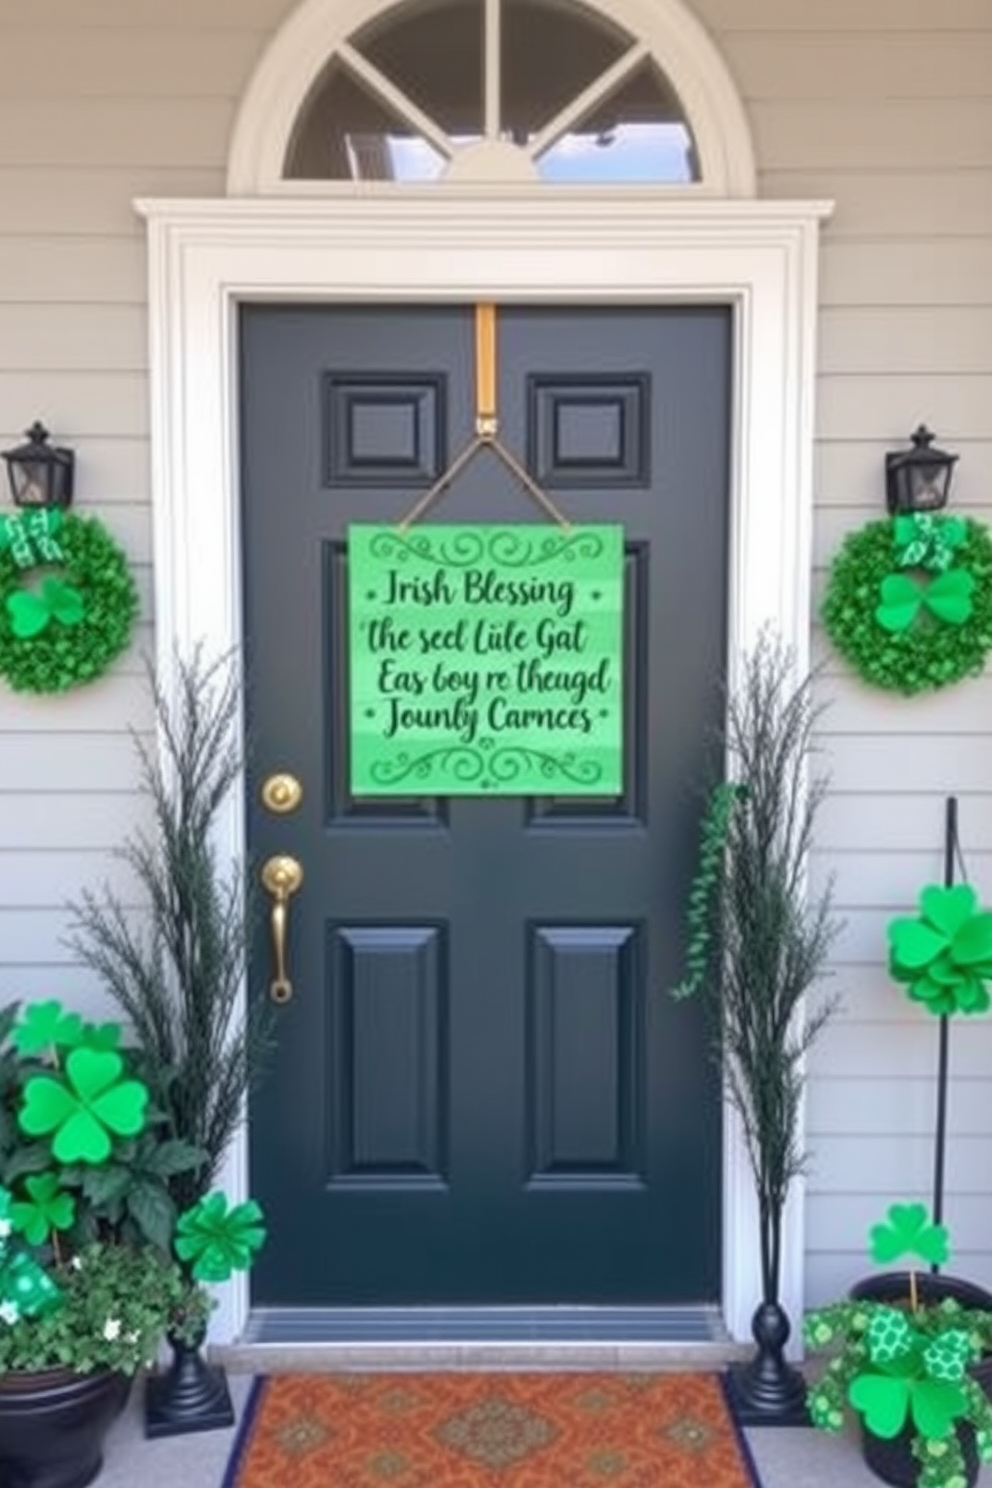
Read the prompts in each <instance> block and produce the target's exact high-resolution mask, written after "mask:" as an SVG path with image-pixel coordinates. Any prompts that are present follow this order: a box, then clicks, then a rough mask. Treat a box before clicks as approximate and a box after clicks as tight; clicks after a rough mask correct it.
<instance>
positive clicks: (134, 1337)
mask: <svg viewBox="0 0 992 1488" xmlns="http://www.w3.org/2000/svg"><path fill="white" fill-rule="evenodd" d="M124 1337H125V1339H126V1341H127V1342H128V1343H137V1342H138V1339H139V1338H140V1337H141V1334H140V1333H125V1334H124Z"/></svg>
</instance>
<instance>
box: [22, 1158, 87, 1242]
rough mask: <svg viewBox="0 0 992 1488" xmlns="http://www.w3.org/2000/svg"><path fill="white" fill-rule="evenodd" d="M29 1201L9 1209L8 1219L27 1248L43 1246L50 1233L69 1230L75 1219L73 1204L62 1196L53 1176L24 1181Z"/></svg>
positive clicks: (56, 1179)
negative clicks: (24, 1241) (21, 1236)
mask: <svg viewBox="0 0 992 1488" xmlns="http://www.w3.org/2000/svg"><path fill="white" fill-rule="evenodd" d="M24 1187H25V1188H26V1189H27V1192H28V1198H27V1199H20V1200H18V1201H17V1202H15V1203H14V1204H13V1205H12V1206H11V1211H10V1215H11V1219H12V1220H13V1224H14V1228H15V1230H19V1231H20V1232H21V1234H22V1235H23V1236H24V1238H25V1240H27V1241H28V1243H29V1244H30V1245H44V1243H45V1241H46V1240H47V1239H48V1237H49V1235H50V1234H51V1232H52V1230H68V1229H69V1228H70V1227H71V1225H72V1222H73V1220H74V1219H75V1217H76V1201H75V1199H74V1198H73V1197H72V1194H68V1193H65V1192H64V1191H63V1189H62V1188H61V1187H60V1185H59V1180H58V1176H57V1174H55V1173H38V1174H35V1175H34V1176H33V1177H30V1178H26V1179H25V1180H24Z"/></svg>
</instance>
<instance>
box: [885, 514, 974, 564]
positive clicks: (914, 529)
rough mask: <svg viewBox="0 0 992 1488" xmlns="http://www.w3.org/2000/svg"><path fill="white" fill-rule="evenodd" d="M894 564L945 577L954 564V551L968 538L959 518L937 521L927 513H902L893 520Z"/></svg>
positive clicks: (944, 518)
mask: <svg viewBox="0 0 992 1488" xmlns="http://www.w3.org/2000/svg"><path fill="white" fill-rule="evenodd" d="M892 526H893V537H894V540H895V548H896V562H897V563H898V565H899V567H900V568H925V569H929V570H930V572H931V573H944V572H945V571H946V570H947V569H949V568H950V567H951V565H952V564H953V562H954V557H955V554H954V550H955V548H959V547H960V546H961V544H962V543H963V542H964V540H965V538H966V537H967V536H968V529H967V526H966V525H965V522H964V519H963V518H962V517H936V516H934V515H933V514H932V513H930V512H912V513H904V514H902V515H900V516H897V517H895V518H894V519H893V523H892Z"/></svg>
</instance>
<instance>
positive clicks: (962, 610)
mask: <svg viewBox="0 0 992 1488" xmlns="http://www.w3.org/2000/svg"><path fill="white" fill-rule="evenodd" d="M974 588H975V577H974V575H973V574H971V573H969V572H968V570H967V569H966V568H952V569H949V570H947V571H946V572H945V573H941V574H938V575H937V577H936V578H934V579H928V580H925V581H924V582H923V583H922V584H921V583H918V582H917V580H916V579H912V578H910V576H909V575H908V574H904V573H895V574H888V575H887V577H886V578H884V579H883V580H882V583H881V586H880V589H879V593H880V599H879V603H878V605H877V607H876V609H875V619H876V620H877V621H878V623H879V625H881V626H882V628H883V629H884V630H888V631H890V632H893V633H898V632H899V631H901V630H908V629H909V628H910V626H911V625H912V624H913V623H914V621H915V620H916V618H917V616H918V615H920V613H921V612H924V613H929V614H930V615H932V616H933V617H934V619H936V620H943V621H944V622H945V624H947V625H963V624H964V622H965V621H966V620H967V619H968V617H969V615H970V614H971V612H972V608H973V602H972V597H971V596H972V592H973V590H974Z"/></svg>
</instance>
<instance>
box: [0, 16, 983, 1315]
mask: <svg viewBox="0 0 992 1488" xmlns="http://www.w3.org/2000/svg"><path fill="white" fill-rule="evenodd" d="M290 8H291V6H290V4H289V3H287V0H237V3H234V0H172V3H171V4H170V5H168V6H166V5H165V3H164V0H85V3H80V0H31V3H30V4H28V5H25V4H24V3H23V0H0V49H2V51H3V54H4V55H5V57H6V58H16V59H17V60H16V65H13V66H11V65H7V66H5V67H4V68H3V69H2V71H0V201H2V202H3V204H4V210H3V212H2V213H0V447H3V448H6V447H9V446H10V445H11V444H13V443H15V442H16V441H17V440H18V438H19V435H20V431H21V430H22V429H23V428H24V427H26V425H27V424H28V423H30V421H31V420H32V419H33V418H34V417H35V416H41V417H43V418H44V419H45V420H46V422H47V423H48V424H49V426H50V427H51V428H52V429H53V431H55V433H56V435H57V437H58V438H59V439H60V440H62V441H64V442H67V443H70V444H72V445H74V446H75V448H76V451H77V461H78V477H77V479H78V492H79V502H80V506H81V508H82V509H83V510H85V511H89V512H94V513H96V514H97V515H99V516H101V517H102V518H104V519H105V520H106V521H107V522H108V524H109V525H110V526H111V527H112V529H113V530H114V532H115V533H116V534H117V535H118V537H119V538H120V540H121V542H122V543H123V544H124V546H125V548H126V549H127V551H128V553H129V555H130V557H131V560H132V562H133V564H134V566H135V570H136V574H137V578H138V583H139V587H140V591H141V601H142V619H141V623H140V625H139V627H138V632H137V636H136V642H135V645H134V646H133V647H132V648H131V650H130V651H129V652H128V654H127V655H126V656H125V657H124V658H123V659H122V660H121V661H120V662H119V663H118V665H117V666H116V667H115V668H114V671H113V673H112V674H111V675H109V676H107V677H105V678H103V679H101V680H99V681H98V682H96V683H94V684H93V685H92V686H90V687H88V688H86V689H84V690H81V691H79V692H78V693H73V694H70V695H68V696H65V697H62V698H26V697H21V696H17V695H14V694H12V693H10V692H9V691H7V690H0V983H2V988H3V992H2V995H3V996H4V997H6V996H15V995H20V996H25V997H33V996H43V995H52V994H58V995H62V996H65V997H66V998H67V999H70V1000H71V1001H73V1002H75V1003H77V1004H85V1005H88V1006H91V1007H94V1008H96V1007H97V1006H98V1005H99V998H98V996H97V993H96V991H95V989H94V988H93V986H92V983H91V982H90V980H89V978H88V976H87V975H86V974H85V973H84V972H83V970H82V969H81V968H79V967H78V966H76V965H74V964H73V960H72V956H71V952H70V950H69V948H68V947H67V946H66V944H65V935H66V930H67V917H66V911H65V903H66V900H67V899H70V898H72V897H74V896H75V895H77V894H78V893H79V891H80V889H81V888H82V887H84V886H85V885H87V884H92V883H94V882H95V881H97V880H99V879H101V878H104V877H108V876H109V877H112V876H113V875H114V874H115V873H117V874H119V873H120V869H119V865H115V864H114V862H113V861H112V860H111V859H110V858H109V857H108V855H107V849H108V848H109V847H110V846H111V845H112V844H113V843H114V842H115V841H117V840H118V839H119V835H120V833H121V832H122V831H124V830H126V829H127V828H128V826H130V825H132V824H134V823H135V822H136V821H140V820H143V819H144V814H145V811H146V807H145V804H144V803H143V802H142V800H141V798H140V797H139V796H138V795H137V793H136V787H137V766H136V759H135V752H134V747H133V741H132V739H131V736H130V733H129V730H130V729H132V728H134V729H137V731H138V732H139V735H144V736H148V735H149V733H150V730H151V723H152V719H151V709H150V704H149V701H148V694H147V687H146V684H145V679H144V677H143V674H142V655H143V654H147V653H148V652H149V651H150V648H151V643H152V633H151V617H152V613H153V575H152V570H151V520H150V506H149V484H150V477H149V451H148V405H147V359H148V348H147V332H146V311H145V298H146V281H145V248H144V231H143V224H142V223H141V222H140V220H139V219H138V218H137V217H136V215H135V214H134V212H133V210H132V207H131V202H132V199H133V198H134V197H136V196H139V195H140V196H184V195H185V196H192V197H201V196H217V195H221V194H222V193H223V190H224V179H225V167H226V159H227V151H228V146H229V138H230V132H231V127H232V123H233V120H234V116H235V111H236V107H237V101H238V99H239V97H240V96H241V94H242V92H243V89H244V87H245V85H246V83H247V80H248V78H249V76H250V74H251V70H252V68H253V66H254V64H255V62H256V61H257V59H258V58H259V56H260V55H261V54H262V52H263V50H264V48H265V46H266V44H267V43H268V41H269V40H270V39H271V36H272V34H273V32H274V30H275V28H276V27H277V25H278V24H279V22H280V21H281V19H282V18H283V16H284V15H285V14H286V13H287V12H288V10H289V9H290ZM695 9H696V11H697V13H698V14H699V16H700V19H701V20H702V21H703V22H704V24H705V25H707V27H708V28H709V30H710V31H711V33H712V35H713V37H714V39H715V41H716V43H717V45H718V47H719V48H720V49H721V50H722V52H723V54H724V56H725V57H726V59H727V62H728V64H729V66H730V68H731V71H732V73H733V75H734V77H735V79H736V82H737V85H738V87H739V89H740V92H741V96H742V98H743V100H744V104H745V107H746V110H747V112H748V116H749V118H750V121H751V126H752V130H753V133H754V141H755V148H756V154H757V160H758V167H759V179H760V190H761V193H762V195H764V196H768V197H779V198H790V197H809V198H830V199H833V200H834V201H835V202H836V211H835V213H834V216H833V218H832V219H831V221H830V222H829V224H828V225H827V226H826V228H825V230H824V234H823V249H822V259H821V282H820V304H821V317H820V326H819V336H818V346H819V373H818V384H817V390H816V396H817V401H816V420H817V425H816V430H817V442H816V451H815V477H814V485H815V499H816V513H815V523H814V529H815V531H814V542H815V551H814V594H815V596H816V597H817V598H818V597H819V595H820V594H821V593H822V588H823V584H824V581H825V573H826V568H827V565H828V563H829V560H830V557H831V555H832V553H833V552H834V551H835V550H836V548H837V545H838V544H839V542H840V541H841V539H842V538H843V535H844V534H845V532H847V531H848V530H850V529H851V528H852V527H856V526H859V525H861V524H862V523H864V522H865V521H868V520H869V519H871V518H874V517H877V516H878V515H880V514H881V511H882V482H881V473H882V461H883V456H884V453H885V451H886V449H888V448H890V447H892V446H893V445H894V444H899V443H902V442H903V440H904V438H905V436H906V434H907V433H908V431H909V430H910V429H911V428H912V427H913V426H914V425H915V424H916V423H917V422H918V421H919V420H921V419H925V420H926V421H927V422H929V423H930V424H931V426H932V427H933V428H935V429H937V430H938V431H939V434H940V436H941V441H942V442H943V443H945V444H946V445H947V446H949V447H950V448H952V449H954V450H956V451H957V452H959V454H960V456H961V460H960V465H959V469H958V473H957V476H956V482H955V496H954V504H955V507H956V509H959V510H965V511H968V512H970V513H972V514H974V515H976V516H978V517H981V518H983V519H986V520H988V519H992V6H990V4H989V0H944V3H942V4H941V5H940V6H935V5H933V4H932V0H833V3H831V5H829V6H825V5H823V4H822V3H819V0H748V3H747V4H746V5H745V4H742V3H741V0H695ZM39 89H41V90H43V91H42V92H39ZM814 653H815V654H816V655H817V656H818V657H820V658H822V659H823V662H824V671H823V674H822V676H821V678H820V681H819V684H818V690H819V695H820V698H821V700H822V701H823V702H824V703H825V704H827V710H826V712H825V714H824V717H823V721H822V725H821V728H820V731H819V744H820V747H821V751H822V753H821V759H822V763H823V765H824V767H825V768H826V769H827V770H828V771H829V772H830V775H831V780H832V786H831V793H830V796H829V798H828V800H827V802H826V804H825V807H824V811H823V815H822V818H821V822H820V831H819V835H818V842H817V849H816V853H815V858H814V863H813V874H814V878H815V880H816V881H817V882H818V883H822V882H824V881H826V879H828V878H829V877H831V876H833V877H834V878H835V882H836V895H837V903H838V908H839V910H840V912H841V914H842V915H843V916H844V918H845V920H846V926H845V929H844V932H843V935H842V937H841V938H840V940H839V942H838V945H837V948H836V954H835V957H834V975H833V978H832V980H831V983H830V990H831V991H833V990H835V991H836V992H837V993H839V994H840V996H841V998H842V1009H841V1012H840V1014H839V1016H838V1018H837V1020H836V1021H835V1022H834V1023H833V1024H832V1026H831V1027H830V1028H829V1029H828V1030H827V1031H826V1033H825V1034H824V1036H823V1038H822V1039H821V1041H820V1042H819V1043H818V1045H817V1046H816V1048H815V1050H814V1052H813V1055H812V1058H811V1065H810V1090H809V1146H810V1150H811V1165H810V1176H809V1183H808V1195H809V1203H808V1212H807V1225H806V1235H807V1246H808V1257H807V1261H808V1265H807V1278H808V1299H809V1301H811V1302H816V1301H820V1300H822V1299H823V1298H825V1297H826V1296H827V1295H829V1294H831V1293H832V1292H833V1291H835V1290H836V1289H837V1288H838V1287H839V1286H843V1285H844V1284H846V1283H847V1282H848V1281H849V1280H850V1279H851V1278H852V1276H854V1275H855V1274H857V1273H858V1272H859V1270H860V1269H861V1266H862V1264H863V1254H862V1244H863V1238H864V1234H865V1230H866V1228H867V1225H868V1224H869V1223H870V1222H871V1221H872V1220H873V1219H874V1218H875V1217H876V1216H877V1214H878V1212H879V1210H880V1209H881V1207H882V1206H883V1205H884V1204H885V1202H887V1201H889V1200H891V1199H895V1198H899V1197H902V1196H904V1195H907V1194H910V1193H916V1192H925V1191H926V1188H927V1184H928V1178H929V1172H930V1165H931V1152H930V1144H929V1140H928V1137H929V1132H930V1129H931V1121H932V1102H933V1079H932V1072H933V1065H934V1060H935V1025H934V1024H933V1023H932V1022H931V1021H930V1020H928V1019H927V1017H926V1016H925V1015H923V1014H921V1013H918V1012H916V1011H915V1010H914V1009H913V1008H911V1007H909V1006H908V1004H907V1003H906V1002H905V1000H904V999H902V998H901V997H900V995H899V994H898V993H897V992H896V991H895V990H894V989H893V987H892V986H891V984H890V983H889V982H888V980H887V978H886V976H885V974H884V967H883V966H882V964H881V962H882V951H883V946H884V929H885V923H886V921H887V919H888V918H889V916H890V915H891V914H893V913H894V912H897V911H899V910H902V909H904V908H906V907H907V906H908V905H909V904H910V903H911V902H912V900H913V897H914V894H915V891H916V889H917V888H918V886H919V885H920V884H921V883H922V882H923V881H925V880H927V879H931V878H936V877H939V875H940V873H941V867H942V847H941V841H942V830H943V801H944V797H945V795H946V794H947V793H948V792H954V793H956V794H957V795H958V796H959V799H960V803H961V833H962V839H963V843H964V848H965V854H966V859H967V864H968V869H969V873H970V875H971V876H972V877H973V879H974V880H975V882H976V883H977V884H978V885H979V886H980V887H984V888H985V890H986V892H990V889H989V885H990V883H992V878H990V873H989V870H990V869H992V861H990V859H992V749H990V734H992V708H990V704H992V678H987V677H986V678H980V679H977V680H975V681H972V682H968V683H964V684H962V685H960V686H958V687H956V688H954V689H952V690H950V691H949V692H947V694H946V695H945V696H939V695H934V696H929V697H926V698H922V699H918V700H913V701H907V700H903V699H899V698H894V697H890V696H887V695H884V694H880V693H872V692H870V691H869V690H867V689H865V688H864V687H862V686H860V684H858V683H856V682H855V681H854V680H853V679H852V678H851V677H850V675H849V674H848V673H847V672H846V670H845V668H844V667H843V665H842V664H841V663H840V662H839V661H838V659H837V658H836V656H834V655H833V654H831V653H830V652H829V650H828V649H827V647H826V646H825V645H824V642H823V638H822V635H821V634H820V632H819V627H818V626H817V627H815V631H814ZM114 881H115V883H116V884H117V886H118V887H119V888H120V890H121V892H122V893H123V894H124V895H125V897H128V896H129V895H130V894H131V892H132V891H131V886H130V885H129V883H128V881H127V879H126V877H118V878H116V879H115V880H114ZM952 1050H953V1055H952V1062H953V1069H954V1086H953V1091H952V1098H951V1104H950V1130H951V1134H952V1141H951V1146H950V1151H949V1163H948V1202H947V1217H948V1219H949V1220H950V1221H951V1222H952V1224H953V1226H954V1231H955V1237H956V1241H957V1255H958V1267H959V1269H961V1270H967V1272H968V1273H969V1274H970V1275H972V1276H974V1277H975V1278H976V1279H978V1280H981V1281H984V1282H986V1283H987V1284H992V1121H990V1118H989V1115H988V1112H989V1110H990V1109H992V1022H989V1021H985V1022H977V1023H975V1024H973V1025H969V1026H968V1027H967V1029H965V1028H960V1029H959V1028H955V1030H954V1037H953V1039H952Z"/></svg>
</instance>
